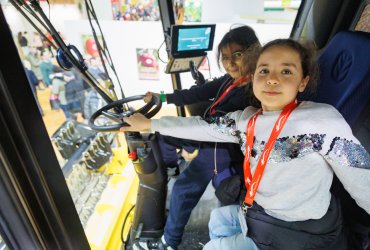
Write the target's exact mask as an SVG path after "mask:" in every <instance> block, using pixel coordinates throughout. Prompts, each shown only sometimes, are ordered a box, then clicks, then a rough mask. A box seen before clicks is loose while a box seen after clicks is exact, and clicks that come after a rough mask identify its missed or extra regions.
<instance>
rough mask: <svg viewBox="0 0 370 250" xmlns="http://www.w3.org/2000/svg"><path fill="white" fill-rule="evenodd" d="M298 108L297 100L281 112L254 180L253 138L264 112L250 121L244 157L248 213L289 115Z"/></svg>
mask: <svg viewBox="0 0 370 250" xmlns="http://www.w3.org/2000/svg"><path fill="white" fill-rule="evenodd" d="M297 106H298V102H297V100H294V101H293V102H291V103H289V104H288V105H286V106H285V107H284V109H283V111H281V113H280V116H279V118H278V119H277V120H276V122H275V125H274V129H273V130H272V131H271V134H270V138H269V140H268V142H267V144H266V146H265V148H264V149H263V151H262V154H261V157H260V159H259V160H258V163H257V167H256V171H255V172H254V175H253V178H252V173H251V168H250V158H251V153H252V148H253V138H254V127H255V126H256V120H257V117H258V115H260V114H261V113H262V110H261V109H260V110H258V112H257V113H256V114H255V115H254V116H253V117H251V118H250V119H249V122H248V126H247V131H246V134H247V143H246V148H245V149H246V151H245V157H244V164H243V169H244V184H245V186H246V187H247V194H246V196H245V198H244V203H243V206H242V209H243V210H244V211H246V209H247V208H248V207H251V206H252V204H253V200H254V196H255V195H256V193H257V189H258V186H259V184H260V182H261V179H262V174H263V171H264V170H265V166H266V164H267V161H268V158H269V155H270V153H271V150H272V148H273V146H274V144H275V141H276V139H277V137H278V135H279V134H280V132H281V130H282V129H283V127H284V125H285V122H286V121H287V120H288V117H289V115H290V114H291V113H292V111H293V110H294V109H295V108H296V107H297Z"/></svg>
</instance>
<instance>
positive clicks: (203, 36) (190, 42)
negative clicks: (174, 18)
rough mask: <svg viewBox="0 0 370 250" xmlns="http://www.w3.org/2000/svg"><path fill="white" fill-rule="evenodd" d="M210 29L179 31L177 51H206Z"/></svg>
mask: <svg viewBox="0 0 370 250" xmlns="http://www.w3.org/2000/svg"><path fill="white" fill-rule="evenodd" d="M210 39H211V28H210V27H203V28H192V29H179V36H178V41H177V51H179V52H181V51H192V50H208V49H209V43H210Z"/></svg>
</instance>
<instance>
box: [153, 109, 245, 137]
mask: <svg viewBox="0 0 370 250" xmlns="http://www.w3.org/2000/svg"><path fill="white" fill-rule="evenodd" d="M248 116H249V115H248V112H247V111H246V110H244V111H241V110H239V111H235V112H232V113H228V114H227V115H225V116H221V117H215V118H214V119H213V120H212V122H211V123H207V122H206V121H205V120H203V119H202V118H201V117H199V116H191V117H173V116H165V117H161V118H160V119H158V120H155V119H152V130H153V131H158V132H159V133H161V134H162V135H168V136H172V137H177V138H183V139H190V140H197V141H207V142H231V143H241V140H240V134H241V132H240V129H239V128H241V131H243V130H244V129H245V126H244V124H245V120H247V119H249V117H248Z"/></svg>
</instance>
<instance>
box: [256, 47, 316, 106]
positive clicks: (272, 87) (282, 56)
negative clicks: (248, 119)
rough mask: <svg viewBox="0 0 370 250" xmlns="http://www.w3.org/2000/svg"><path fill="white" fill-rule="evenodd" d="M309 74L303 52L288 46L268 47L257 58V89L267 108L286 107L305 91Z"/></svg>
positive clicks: (257, 93)
mask: <svg viewBox="0 0 370 250" xmlns="http://www.w3.org/2000/svg"><path fill="white" fill-rule="evenodd" d="M308 81H309V77H308V76H307V77H305V78H303V71H302V63H301V58H300V55H299V53H298V52H297V51H296V50H294V49H292V48H290V47H287V46H282V45H275V46H272V47H270V48H268V49H266V50H265V51H264V52H262V54H261V55H260V57H259V58H258V60H257V67H256V70H255V72H254V75H253V93H254V95H255V96H256V97H257V99H258V100H260V102H261V104H262V109H263V110H264V111H278V110H282V109H283V108H284V107H285V106H286V105H287V104H289V103H290V102H292V101H293V100H294V99H295V98H296V97H297V94H298V92H303V91H304V89H305V88H306V85H307V83H308Z"/></svg>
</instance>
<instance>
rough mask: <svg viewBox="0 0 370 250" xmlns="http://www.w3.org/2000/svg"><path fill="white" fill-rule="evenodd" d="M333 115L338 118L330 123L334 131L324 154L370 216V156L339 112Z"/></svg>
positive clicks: (330, 131) (331, 132) (331, 131)
mask: <svg viewBox="0 0 370 250" xmlns="http://www.w3.org/2000/svg"><path fill="white" fill-rule="evenodd" d="M333 110H334V108H333ZM333 113H334V115H337V118H336V119H331V120H329V121H330V123H331V124H330V125H329V124H328V126H330V128H331V129H330V130H329V132H328V133H327V134H326V138H325V142H324V145H323V150H321V153H322V155H323V157H324V158H325V159H326V161H327V162H328V163H329V164H330V166H331V168H332V169H333V171H334V173H335V175H336V176H337V177H338V179H339V180H340V182H341V183H342V184H343V186H344V188H345V189H346V190H347V191H348V193H349V194H350V195H351V196H352V198H353V199H354V200H355V201H356V203H357V204H358V205H359V206H360V207H362V208H363V209H364V210H365V211H366V212H367V213H368V214H370V195H369V190H370V155H369V153H368V152H367V151H366V149H365V148H364V147H363V146H362V145H361V144H360V142H359V141H358V140H357V139H356V138H355V137H354V136H353V135H352V131H351V128H350V127H349V125H348V124H347V123H346V122H345V120H344V118H343V117H342V116H341V115H340V114H339V112H337V111H336V110H335V111H333ZM320 125H321V126H322V125H324V124H320ZM324 126H325V125H324ZM338 135H339V136H338Z"/></svg>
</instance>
